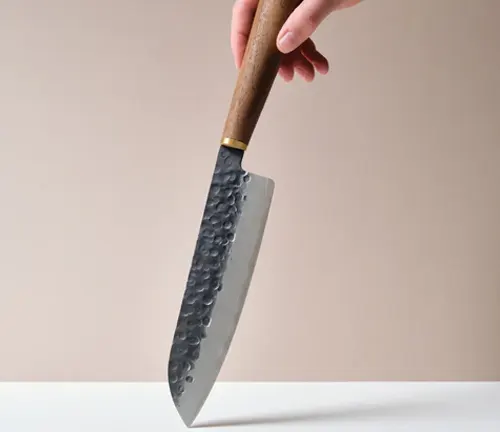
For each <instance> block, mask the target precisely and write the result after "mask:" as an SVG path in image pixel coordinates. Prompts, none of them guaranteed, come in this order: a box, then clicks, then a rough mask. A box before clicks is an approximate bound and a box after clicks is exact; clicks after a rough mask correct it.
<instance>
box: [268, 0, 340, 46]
mask: <svg viewBox="0 0 500 432" xmlns="http://www.w3.org/2000/svg"><path fill="white" fill-rule="evenodd" d="M338 3H339V2H338V1H332V0H304V1H303V2H302V3H301V4H300V5H299V6H298V7H297V8H296V9H295V10H294V11H293V12H292V14H291V15H290V16H289V17H288V19H287V20H286V22H285V24H284V25H283V27H282V28H281V30H280V32H279V34H278V38H277V45H278V49H279V50H280V51H281V52H282V53H283V54H287V53H289V52H291V51H293V50H295V49H297V48H298V47H299V46H300V45H302V44H303V43H304V42H305V41H306V40H307V39H308V38H309V37H311V35H312V34H313V33H314V32H315V31H316V29H317V28H318V26H319V25H320V24H321V23H322V22H323V21H324V20H325V18H326V17H327V16H328V15H330V13H331V12H333V11H334V10H335V8H336V6H338Z"/></svg>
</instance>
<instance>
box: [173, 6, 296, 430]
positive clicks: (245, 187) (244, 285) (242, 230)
mask: <svg viewBox="0 0 500 432" xmlns="http://www.w3.org/2000/svg"><path fill="white" fill-rule="evenodd" d="M299 3H300V0H260V2H259V4H258V7H257V11H256V14H255V17H254V21H253V24H252V29H251V32H250V36H249V40H248V43H247V48H246V51H245V55H244V58H243V63H242V66H241V69H240V71H239V75H238V80H237V83H236V87H235V90H234V93H233V98H232V101H231V105H230V109H229V114H228V117H227V119H226V123H225V126H224V132H223V136H222V140H221V143H220V149H219V153H218V156H217V160H216V163H215V169H214V172H213V177H212V181H211V184H210V188H209V192H208V197H207V200H206V205H205V210H204V213H203V217H202V221H201V226H200V230H199V235H198V240H197V242H196V247H195V251H194V255H193V259H192V263H191V268H190V270H189V275H188V281H187V285H186V288H185V292H184V296H183V299H182V305H181V309H180V312H179V316H178V320H177V326H176V329H175V334H174V336H173V342H172V347H171V351H170V358H169V363H168V381H169V386H170V392H171V395H172V398H173V401H174V403H175V405H176V407H177V409H178V411H179V414H180V416H181V417H182V419H183V421H184V423H185V424H186V425H187V426H188V427H189V426H191V425H192V423H193V421H194V420H195V418H196V417H197V415H198V413H199V411H200V409H201V408H202V406H203V404H204V402H205V400H206V398H207V397H208V395H209V393H210V391H211V389H212V386H213V384H214V382H215V381H216V379H217V376H218V374H219V371H220V369H221V367H222V364H223V362H224V359H225V357H226V354H227V352H228V349H229V345H230V343H231V340H232V339H233V335H234V333H235V330H236V326H237V324H238V320H239V318H240V315H241V311H242V308H243V304H244V302H245V298H246V294H247V292H248V288H249V285H250V281H251V278H252V274H253V271H254V268H255V264H256V261H257V256H258V253H259V249H260V245H261V241H262V236H263V233H264V227H265V225H266V221H267V218H268V213H269V208H270V205H271V199H272V196H273V191H274V182H273V181H272V180H271V179H269V178H266V177H262V176H259V175H256V174H253V173H251V172H248V171H246V170H244V169H243V168H242V159H243V155H244V153H245V150H246V149H247V146H248V144H249V142H250V139H251V137H252V134H253V131H254V129H255V126H256V124H257V121H258V119H259V117H260V114H261V112H262V109H263V108H264V104H265V102H266V100H267V97H268V95H269V93H270V91H271V87H272V85H273V82H274V80H275V78H276V75H277V72H278V69H279V64H280V59H281V54H280V52H279V51H278V49H277V47H276V38H277V36H278V32H279V31H280V29H281V27H282V26H283V24H284V23H285V21H286V19H287V18H288V16H289V15H290V14H291V13H292V12H293V10H294V9H295V8H296V6H297V5H298V4H299Z"/></svg>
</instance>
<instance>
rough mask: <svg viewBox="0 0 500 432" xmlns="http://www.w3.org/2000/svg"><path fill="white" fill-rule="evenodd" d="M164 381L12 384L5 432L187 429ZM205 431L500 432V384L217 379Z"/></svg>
mask: <svg viewBox="0 0 500 432" xmlns="http://www.w3.org/2000/svg"><path fill="white" fill-rule="evenodd" d="M187 430H189V429H187V428H186V427H185V426H184V424H183V423H182V422H181V420H180V418H179V416H178V415H177V412H176V410H175V408H174V406H173V404H172V401H171V399H170V393H169V390H168V385H167V384H165V383H3V384H0V431H1V432H28V431H29V432H31V431H37V432H80V431H81V432H101V431H102V432H112V431H117V432H118V431H119V432H179V431H187ZM192 430H196V431H228V432H231V431H233V432H234V431H252V432H254V431H258V432H267V431H290V432H291V431H329V432H335V431H342V432H344V431H357V432H364V431H384V432H387V431H419V432H427V431H432V432H434V431H439V432H447V431H450V432H462V431H467V432H469V431H470V432H483V431H484V432H489V431H491V432H499V431H500V383H217V384H216V386H215V388H214V389H213V392H212V393H211V395H210V397H209V399H208V400H207V403H206V405H205V407H204V408H203V410H202V412H201V413H200V416H199V417H198V420H197V421H196V423H195V425H194V426H193V429H192Z"/></svg>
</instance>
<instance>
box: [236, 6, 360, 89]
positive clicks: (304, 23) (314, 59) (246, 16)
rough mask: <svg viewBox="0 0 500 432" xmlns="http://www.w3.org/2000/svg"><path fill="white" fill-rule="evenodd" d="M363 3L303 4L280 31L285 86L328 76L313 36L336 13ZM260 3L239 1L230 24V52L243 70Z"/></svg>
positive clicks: (325, 63) (282, 71) (325, 65)
mask: <svg viewBox="0 0 500 432" xmlns="http://www.w3.org/2000/svg"><path fill="white" fill-rule="evenodd" d="M360 1H361V0H303V1H302V3H300V5H299V6H298V7H297V8H296V9H295V10H294V12H293V13H292V14H291V15H290V17H289V18H288V20H287V21H286V22H285V24H284V25H283V27H282V29H281V30H280V32H279V34H278V37H277V40H276V45H277V47H278V49H279V50H280V51H281V52H282V53H283V54H284V55H283V59H282V62H281V65H280V69H279V75H280V76H281V78H283V79H284V80H285V81H286V82H290V81H292V80H293V78H294V76H295V74H296V73H297V74H298V75H300V76H301V78H303V79H304V80H305V81H307V82H311V81H313V80H314V78H315V75H316V72H317V73H320V74H322V75H325V74H327V73H328V70H329V64H328V60H327V58H326V57H325V56H324V55H323V54H321V53H320V52H319V51H318V50H317V49H316V45H315V44H314V42H313V40H312V39H311V36H312V35H313V33H314V32H315V31H316V29H317V28H318V26H319V25H320V24H321V23H322V22H323V21H324V20H325V19H326V18H327V17H328V16H329V15H330V14H331V13H333V12H335V11H338V10H341V9H345V8H348V7H352V6H354V5H356V4H358V3H359V2H360ZM258 2H259V0H236V2H235V3H234V7H233V14H232V22H231V49H232V52H233V57H234V61H235V64H236V67H237V68H238V69H239V68H240V67H241V62H242V59H243V54H244V52H245V47H246V44H247V41H248V35H249V33H250V29H251V27H252V22H253V17H254V14H255V11H256V9H257V5H258Z"/></svg>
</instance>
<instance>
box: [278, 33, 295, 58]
mask: <svg viewBox="0 0 500 432" xmlns="http://www.w3.org/2000/svg"><path fill="white" fill-rule="evenodd" d="M295 42H296V40H295V35H294V34H293V33H292V32H287V33H285V35H284V36H283V37H282V38H281V39H280V40H279V41H278V48H279V50H280V51H281V52H283V53H284V54H288V53H289V52H290V51H293V50H294V49H295V45H296V43H295Z"/></svg>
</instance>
